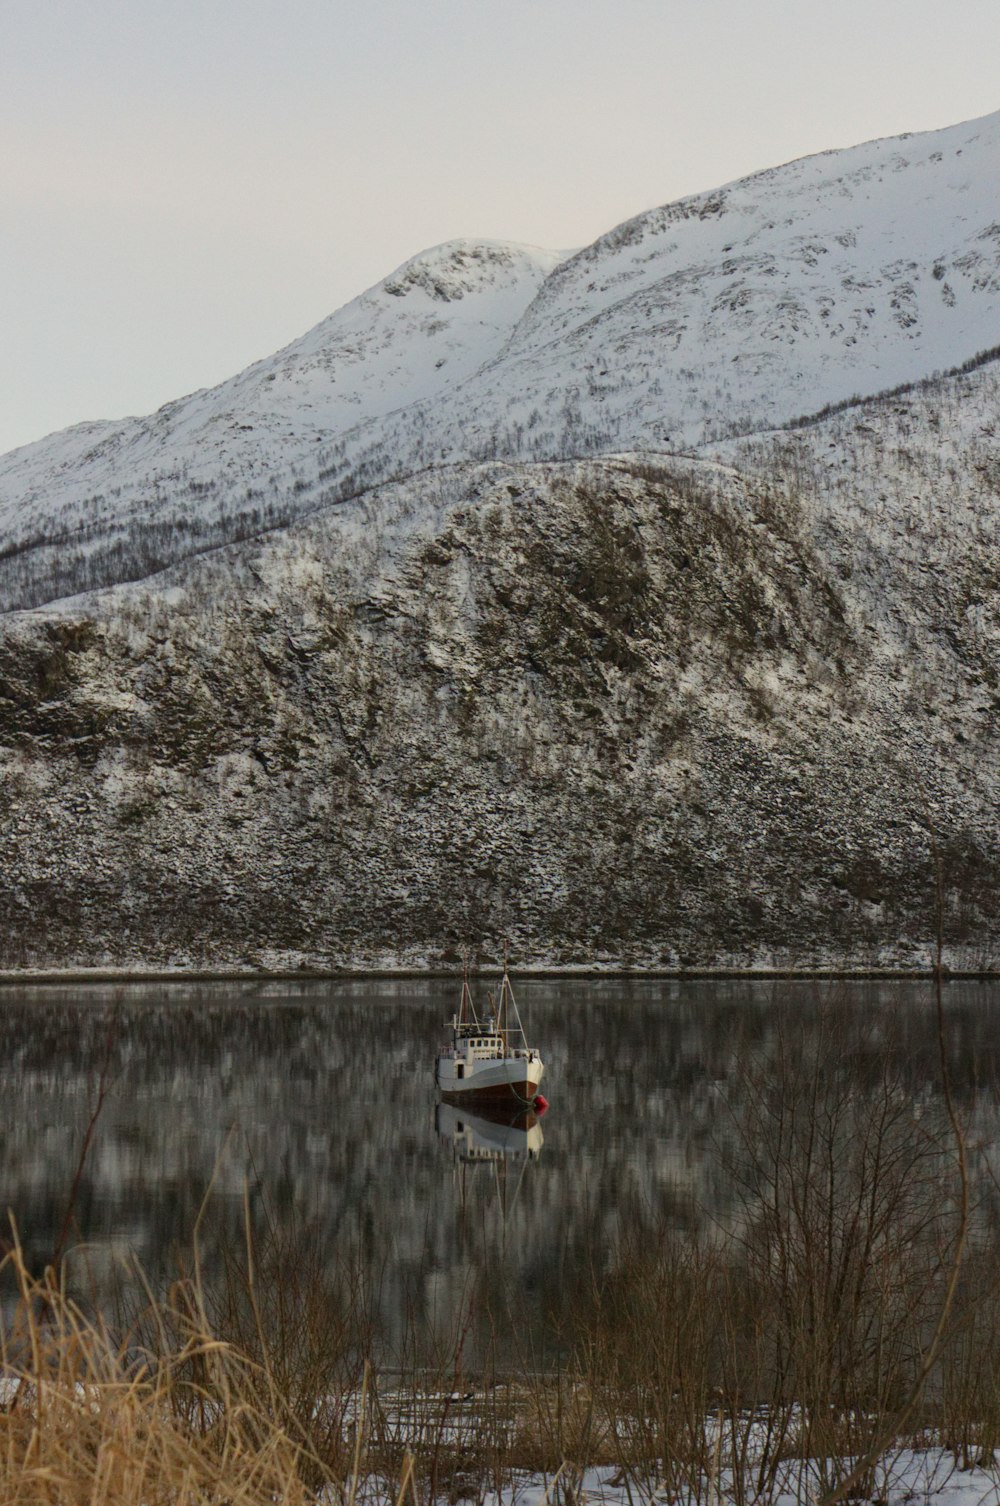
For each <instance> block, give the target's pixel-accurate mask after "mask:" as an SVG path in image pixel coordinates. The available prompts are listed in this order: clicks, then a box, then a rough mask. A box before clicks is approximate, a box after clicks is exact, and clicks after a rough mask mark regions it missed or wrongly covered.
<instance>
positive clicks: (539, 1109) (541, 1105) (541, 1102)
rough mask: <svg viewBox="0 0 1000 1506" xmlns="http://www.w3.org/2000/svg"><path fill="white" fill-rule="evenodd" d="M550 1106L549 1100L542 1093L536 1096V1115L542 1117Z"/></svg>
mask: <svg viewBox="0 0 1000 1506" xmlns="http://www.w3.org/2000/svg"><path fill="white" fill-rule="evenodd" d="M548 1106H549V1100H548V1099H547V1098H546V1097H545V1095H544V1094H542V1093H536V1094H535V1113H536V1114H538V1115H539V1117H541V1115H542V1114H544V1113H545V1110H546V1109H547V1108H548Z"/></svg>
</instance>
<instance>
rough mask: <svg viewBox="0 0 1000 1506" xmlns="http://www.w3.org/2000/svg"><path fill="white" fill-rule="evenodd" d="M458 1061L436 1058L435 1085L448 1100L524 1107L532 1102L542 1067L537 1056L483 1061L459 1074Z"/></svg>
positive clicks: (539, 1080) (540, 1077)
mask: <svg viewBox="0 0 1000 1506" xmlns="http://www.w3.org/2000/svg"><path fill="white" fill-rule="evenodd" d="M457 1066H458V1063H456V1061H455V1060H454V1059H453V1058H452V1057H450V1056H442V1057H439V1058H438V1063H437V1085H438V1089H439V1091H440V1093H441V1096H442V1097H443V1098H446V1099H447V1100H448V1101H449V1102H450V1103H506V1104H510V1105H512V1106H514V1107H518V1106H520V1107H521V1108H523V1107H525V1105H527V1104H531V1103H533V1102H534V1099H535V1095H536V1093H537V1092H538V1084H539V1083H540V1082H541V1080H542V1072H543V1070H544V1069H543V1067H542V1064H541V1062H540V1061H539V1060H538V1058H537V1056H536V1057H535V1058H534V1059H533V1060H530V1061H525V1060H524V1059H523V1058H522V1059H521V1060H519V1061H483V1062H477V1063H476V1064H475V1067H474V1069H473V1070H471V1071H468V1072H467V1074H466V1075H464V1076H460V1075H459V1073H458V1071H457Z"/></svg>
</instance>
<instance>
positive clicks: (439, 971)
mask: <svg viewBox="0 0 1000 1506" xmlns="http://www.w3.org/2000/svg"><path fill="white" fill-rule="evenodd" d="M501 971H502V970H501V968H500V967H499V966H495V965H494V966H488V967H470V968H469V976H470V977H472V978H489V977H499V976H500V974H501ZM462 972H463V969H462V968H461V967H458V966H457V965H456V966H447V965H437V966H429V967H416V966H400V967H388V966H385V967H376V966H364V967H363V966H358V967H349V966H344V967H336V968H333V967H331V968H249V967H248V968H150V969H145V968H38V969H32V968H24V969H18V970H13V969H11V970H0V988H16V987H23V986H24V985H26V984H42V985H47V984H51V985H54V986H59V985H67V984H73V985H86V984H94V985H98V984H109V983H118V984H123V985H130V984H146V983H261V982H267V983H291V982H298V983H342V982H365V981H367V980H371V981H377V980H379V979H399V980H407V979H413V980H422V979H454V978H460V977H461V976H462ZM511 975H512V977H513V978H514V979H523V980H531V979H536V978H537V979H548V978H551V979H563V978H586V979H591V978H608V979H627V980H635V981H640V982H641V981H645V980H647V979H649V980H652V981H655V980H661V979H662V980H664V981H667V982H677V983H686V982H698V981H712V980H713V979H716V980H719V981H734V982H739V981H744V982H750V983H755V982H761V983H767V982H789V983H796V982H802V983H851V982H855V983H863V982H895V983H925V982H931V981H933V979H934V969H933V968H932V967H922V968H900V967H881V968H880V967H825V968H792V967H767V968H764V967H762V968H737V967H714V968H713V967H702V968H656V967H648V968H647V967H628V966H625V965H622V964H614V963H609V964H607V965H602V964H600V963H580V964H578V965H573V964H565V963H564V964H562V965H558V966H547V965H538V966H525V967H517V968H512V969H511ZM942 978H943V980H944V981H945V982H955V983H957V982H967V983H968V982H982V983H991V982H998V981H1000V969H996V968H949V967H944V968H943V969H942Z"/></svg>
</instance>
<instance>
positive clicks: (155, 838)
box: [0, 116, 1000, 971]
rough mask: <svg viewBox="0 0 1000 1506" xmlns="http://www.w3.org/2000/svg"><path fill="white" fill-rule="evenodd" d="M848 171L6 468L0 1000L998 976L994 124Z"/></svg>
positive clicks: (848, 158)
mask: <svg viewBox="0 0 1000 1506" xmlns="http://www.w3.org/2000/svg"><path fill="white" fill-rule="evenodd" d="M956 133H957V134H956ZM852 151H853V156H852V153H850V152H849V153H846V154H843V153H840V154H837V153H834V154H822V160H821V161H818V160H817V159H816V158H809V159H800V162H799V164H793V165H792V166H793V167H794V168H795V172H794V173H793V174H792V175H791V177H789V174H788V169H787V168H785V169H781V168H779V169H769V170H768V171H767V173H766V174H765V175H763V177H764V178H765V180H766V182H765V185H764V186H765V189H766V193H764V195H763V197H762V196H761V185H760V182H759V181H758V182H757V187H756V188H752V187H751V188H749V189H744V188H742V187H737V189H734V190H731V191H730V193H729V197H728V200H725V201H724V200H723V199H721V198H720V195H719V194H718V193H714V194H709V195H705V196H701V198H700V199H697V203H698V204H700V206H701V208H702V209H706V210H707V212H706V213H704V214H701V213H700V212H695V211H693V210H692V211H690V212H688V211H684V212H681V210H678V209H677V206H667V208H666V209H664V210H658V211H649V212H647V214H646V215H645V216H640V217H639V221H641V222H642V225H643V227H644V228H643V230H642V236H643V238H642V239H637V231H636V230H635V228H634V227H635V225H636V223H638V222H626V225H625V227H624V229H623V228H622V227H619V228H618V230H617V231H615V232H611V233H610V235H609V236H607V237H604V238H602V240H601V241H599V242H596V243H595V246H596V247H599V248H600V249H598V250H595V249H594V247H591V248H584V250H583V251H582V252H579V253H576V254H575V255H570V256H567V255H564V254H563V253H543V252H540V251H539V250H538V248H530V247H527V248H526V247H517V246H511V245H509V244H508V243H496V242H492V243H488V244H479V243H473V242H460V243H457V244H456V243H450V244H449V245H447V246H445V247H440V248H435V249H434V250H432V251H431V252H428V253H421V255H420V256H418V257H416V258H412V259H411V260H410V262H408V263H405V264H404V266H403V268H402V269H399V270H398V271H397V272H396V273H393V274H390V276H389V278H387V279H383V280H382V282H381V283H379V284H376V285H375V287H374V289H370V290H369V291H368V293H366V294H363V295H361V297H360V298H359V299H357V300H354V302H353V303H352V304H350V305H348V306H347V307H346V309H345V310H340V311H338V312H337V313H336V314H334V315H332V316H330V319H329V320H327V321H323V323H322V324H321V325H319V326H317V327H316V329H315V330H314V331H312V332H310V334H309V335H307V336H305V337H302V338H301V339H300V340H299V341H296V342H292V344H291V345H290V346H288V347H285V349H284V351H283V352H279V353H278V354H277V356H274V357H269V358H267V359H266V360H265V361H263V362H259V363H256V364H255V366H253V367H251V368H249V369H248V371H247V372H245V373H241V374H239V375H238V376H237V377H236V378H233V379H231V381H230V383H229V384H228V385H227V384H223V385H222V387H220V388H216V389H212V390H211V391H209V392H208V393H207V394H200V395H199V394H196V395H195V398H196V399H197V401H195V400H194V399H184V400H180V401H179V402H178V403H177V404H174V405H168V408H167V409H166V410H161V413H160V414H159V415H154V416H153V417H152V418H151V419H149V420H143V421H140V422H139V426H138V428H134V427H130V425H129V423H128V422H126V423H124V424H118V425H112V426H110V428H108V429H104V428H97V429H93V428H89V427H84V428H83V429H78V430H73V431H69V435H68V436H67V435H63V436H55V439H54V441H53V443H52V444H51V445H49V446H47V447H46V446H44V445H43V446H42V448H41V450H39V451H38V452H37V453H36V454H33V455H30V456H28V457H27V461H28V462H29V463H28V464H27V465H26V467H25V468H24V469H23V471H22V470H20V469H19V467H20V466H21V461H17V464H14V463H13V462H12V461H11V458H10V457H7V459H6V462H0V499H2V502H3V506H2V508H0V527H2V540H0V592H2V593H3V601H4V604H5V606H6V608H7V610H6V612H5V613H4V615H3V619H2V623H0V804H2V806H3V809H4V815H5V820H4V823H3V824H2V826H0V965H6V966H12V967H25V966H27V967H46V966H48V967H51V966H70V967H72V966H77V967H114V966H125V967H127V966H130V965H132V966H137V967H149V966H154V967H164V968H172V967H180V968H185V967H191V968H204V967H214V966H222V967H230V966H235V967H251V968H252V967H254V966H262V967H277V968H295V967H299V966H303V967H316V968H321V969H322V968H329V967H356V966H426V965H441V964H442V963H447V962H448V960H449V959H450V958H453V957H454V956H455V955H456V954H457V952H458V950H460V949H461V948H462V947H463V946H468V945H475V946H479V945H482V946H484V947H485V948H486V949H487V950H491V949H492V950H496V949H497V948H498V947H499V946H500V945H501V942H502V940H503V938H504V937H507V938H509V940H510V942H511V945H512V948H513V950H514V954H515V955H516V956H517V958H518V960H519V961H521V962H523V963H524V964H526V965H532V966H567V965H578V964H588V965H599V966H629V967H636V968H649V967H652V968H667V969H673V970H681V971H683V970H685V969H692V968H697V969H702V968H713V967H725V968H736V969H761V968H780V969H793V970H794V969H795V968H826V969H830V968H833V969H836V968H843V967H889V968H898V969H904V970H905V969H908V968H914V969H920V968H924V967H926V965H927V963H928V959H929V957H930V955H931V951H932V948H933V944H934V936H935V929H936V923H937V916H936V914H935V894H936V893H937V887H938V883H939V881H940V883H941V885H942V887H943V893H944V913H943V918H944V923H945V933H946V934H945V940H946V956H947V959H948V962H949V964H950V965H951V966H956V967H964V968H972V969H976V968H978V969H985V970H990V969H996V968H997V967H998V966H1000V933H998V930H997V916H998V914H1000V863H998V860H997V853H998V852H1000V817H998V814H997V813H998V810H1000V737H998V733H997V729H998V724H1000V571H998V569H997V565H996V560H997V558H998V557H1000V554H998V548H1000V364H998V362H997V361H996V360H993V359H990V353H991V352H993V353H994V354H995V351H996V349H997V348H998V347H1000V224H998V223H997V218H996V214H997V211H996V206H995V203H994V199H995V194H994V190H993V185H994V184H995V183H996V182H1000V116H989V117H986V118H985V119H984V121H983V122H972V123H969V124H967V125H966V126H962V127H955V128H950V131H949V132H945V133H924V134H922V135H921V136H919V137H908V138H906V137H904V138H890V139H889V140H888V142H882V143H878V142H876V143H870V144H867V145H866V146H865V147H864V148H858V149H852ZM859 153H860V155H858V154H859ZM936 154H937V155H936ZM851 162H853V164H854V167H853V168H852V169H851V171H850V172H849V171H848V168H849V167H850V163H851ZM810 164H811V165H810ZM838 174H839V178H838ZM859 174H860V176H859ZM761 176H762V175H756V178H757V179H758V180H759V179H760V177H761ZM742 181H743V182H744V183H747V182H749V183H751V184H752V183H753V182H754V180H742ZM817 182H821V183H822V184H825V185H826V187H825V188H824V189H823V191H822V192H819V191H816V190H815V185H816V183H817ZM831 184H832V185H833V186H832V187H831ZM928 184H929V185H931V189H932V190H933V191H929V190H928V188H927V185H928ZM803 185H805V187H804V188H803ZM803 195H804V197H803ZM866 195H867V197H866ZM741 196H742V199H741ZM772 199H774V200H775V202H780V204H782V205H783V225H782V226H777V217H775V222H774V224H770V222H769V218H768V217H769V215H770V214H771V201H772ZM736 200H739V201H740V203H737V204H736V207H735V208H734V207H733V202H734V201H736ZM686 202H687V203H688V205H689V206H690V204H692V203H694V202H695V200H689V201H686ZM727 203H729V205H730V207H729V208H727V207H726V204H727ZM956 205H958V206H959V208H958V209H956V207H955V206H956ZM929 206H930V207H929ZM932 209H933V213H932V212H931V210H932ZM800 210H803V213H800ZM806 211H807V212H806ZM671 214H673V218H671ZM963 214H964V215H965V220H964V221H963V220H962V218H961V216H962V215H963ZM734 223H736V224H739V225H742V227H743V230H744V232H745V234H744V236H743V240H742V241H740V242H739V244H738V245H737V242H736V240H735V239H734V240H733V242H732V243H730V240H729V234H730V230H731V228H732V224H734ZM630 224H631V225H632V227H633V228H631V229H630V228H629V225H630ZM769 225H770V228H769ZM747 227H749V229H748V228H747ZM776 227H777V228H776ZM838 235H839V236H841V238H842V240H838V239H837V236H838ZM852 235H853V237H854V239H853V241H852V240H851V236H852ZM616 237H617V239H616ZM842 241H843V243H842ZM727 247H728V248H729V249H728V250H727V249H726V248H727ZM834 248H835V249H834ZM887 248H888V249H887ZM942 248H943V249H942ZM769 267H770V268H771V270H770V271H768V270H767V268H769ZM831 267H833V269H834V270H833V271H832V272H831V270H830V268H831ZM939 267H940V269H941V271H940V275H938V273H937V268H939ZM591 283H593V287H591V286H589V284H591ZM904 287H907V288H909V290H910V291H909V293H908V294H907V296H905V297H904V296H902V289H903V288H904ZM824 289H828V290H830V291H829V297H830V298H831V299H832V303H829V304H827V303H824V302H823V298H825V297H826V293H825V292H824V291H823V290H824ZM946 294H947V295H949V296H946ZM744 295H745V296H744ZM855 305H856V306H857V307H856V310H855V312H856V313H857V321H856V327H855V325H851V324H850V319H849V317H848V316H849V315H850V313H851V310H852V309H854V308H855ZM824 308H827V310H828V312H827V314H826V317H825V318H824V316H823V309H824ZM869 308H870V309H871V310H872V311H873V312H871V313H868V312H867V310H868V309H869ZM793 325H795V326H796V327H795V328H793V327H792V326H793ZM546 332H550V333H551V334H552V338H551V339H545V338H544V335H545V333H546ZM852 336H853V338H854V341H855V343H854V345H849V344H846V343H845V341H846V340H847V339H848V338H851V337H852ZM972 339H974V342H975V348H974V349H973V350H972V351H970V350H969V349H967V344H968V341H969V340H972ZM310 342H311V343H310ZM858 351H860V352H861V354H860V355H859V354H858ZM852 352H853V354H852ZM932 356H933V358H934V359H935V360H945V358H947V359H946V364H950V365H952V366H954V367H955V369H954V370H953V371H951V372H950V373H948V374H945V375H942V374H940V371H938V372H937V373H935V371H934V370H933V369H925V367H926V363H927V362H929V361H930V360H931V358H932ZM951 356H954V357H955V359H954V360H953V361H952V360H951ZM442 357H443V359H444V364H443V365H440V366H439V365H436V364H435V363H436V362H438V361H439V360H441V359H442ZM835 358H836V359H835ZM907 360H909V361H911V364H912V367H913V370H914V371H915V372H916V375H915V377H914V378H913V379H912V380H906V381H903V382H898V381H886V380H884V379H886V378H887V377H890V376H891V377H894V378H895V377H898V376H899V375H900V372H901V370H902V372H903V375H904V376H905V375H906V361H907ZM859 363H860V364H859ZM859 376H860V378H861V379H862V385H863V384H864V382H865V381H870V382H872V383H874V382H876V381H877V382H878V383H879V390H878V391H877V392H876V393H875V394H874V395H873V394H871V393H868V394H867V395H866V394H865V393H864V392H861V393H858V392H855V391H851V390H850V389H851V388H852V387H853V386H854V385H855V384H856V382H857V380H858V379H859ZM271 377H273V378H274V380H273V381H272V380H268V379H269V378H271ZM425 382H427V383H429V384H430V386H429V387H426V388H425V386H424V385H423V384H424V383H425ZM338 383H341V384H342V385H346V384H347V383H350V384H351V391H350V392H349V393H348V394H347V395H346V396H345V395H344V392H343V391H341V389H340V387H339V386H338ZM435 384H436V385H435ZM845 389H846V390H847V393H846V395H841V396H838V395H837V394H838V393H840V394H844V392H845ZM418 390H419V391H420V392H422V393H424V395H422V396H420V397H419V398H418V399H417V400H416V401H412V402H406V403H403V404H402V405H401V406H392V404H393V402H394V400H395V397H396V396H398V395H399V394H400V393H402V394H403V395H404V396H405V395H406V394H407V393H409V394H411V395H412V393H413V392H415V391H418ZM220 393H221V394H222V395H221V397H220V396H219V394H220ZM352 393H353V395H354V397H355V398H356V401H353V402H352V401H351V400H350V399H351V394H352ZM213 404H214V406H213ZM254 404H256V405H257V406H256V407H255V406H254ZM310 404H311V405H312V406H310ZM338 404H339V406H338ZM366 404H368V407H367V408H366V407H365V405H366ZM324 405H325V406H324ZM334 413H338V414H340V415H341V418H340V419H337V423H340V422H341V419H342V421H343V423H342V426H341V427H340V428H338V427H337V424H336V423H334V422H333V420H332V418H331V415H332V414H334ZM358 413H361V414H362V417H361V420H360V421H358V422H354V419H355V418H356V417H357V415H358ZM365 413H367V414H368V416H367V417H364V414H365ZM802 414H807V415H809V416H808V421H807V422H797V420H799V419H800V418H801V415H802ZM675 420H676V421H675ZM343 425H347V426H346V427H343ZM143 426H145V427H143ZM185 446H186V447H187V448H185ZM18 454H20V455H21V457H22V460H23V459H24V455H23V452H15V457H16V456H17V455H18ZM140 455H141V456H142V457H144V458H143V459H142V461H141V463H139V462H138V460H137V457H139V456H140ZM83 456H89V459H87V460H86V464H82V463H81V457H83ZM150 457H152V459H151V458H150ZM46 466H47V467H48V469H46ZM12 478H13V479H16V480H17V486H16V487H15V486H14V484H13V479H12ZM935 851H936V852H937V854H938V859H939V863H940V867H939V869H937V870H936V869H935V859H934V852H935Z"/></svg>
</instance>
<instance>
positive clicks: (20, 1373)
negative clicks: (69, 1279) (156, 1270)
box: [0, 1245, 325, 1506]
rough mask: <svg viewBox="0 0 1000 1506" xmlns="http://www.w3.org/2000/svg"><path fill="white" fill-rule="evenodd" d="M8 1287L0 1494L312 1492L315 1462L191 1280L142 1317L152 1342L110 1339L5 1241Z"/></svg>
mask: <svg viewBox="0 0 1000 1506" xmlns="http://www.w3.org/2000/svg"><path fill="white" fill-rule="evenodd" d="M4 1264H5V1267H6V1270H5V1272H4V1274H5V1275H7V1276H8V1277H9V1276H10V1275H11V1274H12V1275H13V1276H14V1277H15V1279H16V1281H17V1288H18V1298H17V1300H16V1302H15V1304H14V1306H13V1309H12V1311H11V1312H10V1313H9V1314H8V1316H7V1321H6V1322H5V1323H4V1325H3V1329H2V1332H0V1358H2V1361H3V1372H4V1381H3V1385H4V1409H3V1411H2V1412H0V1500H2V1501H3V1502H4V1506H22V1503H23V1506H50V1503H51V1506H57V1503H58V1506H77V1503H80V1506H84V1503H86V1506H139V1503H141V1506H195V1503H197V1506H206V1503H210V1502H219V1503H220V1506H221V1503H222V1502H225V1503H226V1506H258V1503H260V1506H263V1503H265V1502H266V1503H268V1506H275V1503H278V1502H280V1503H287V1506H297V1503H300V1502H301V1503H306V1502H310V1503H312V1506H315V1501H316V1491H315V1486H316V1482H317V1478H318V1476H319V1475H321V1474H323V1473H324V1472H325V1471H324V1469H323V1466H322V1465H321V1464H320V1461H318V1460H317V1459H316V1458H315V1457H314V1456H313V1455H312V1454H311V1451H310V1450H309V1448H308V1446H307V1445H306V1444H305V1442H304V1440H303V1439H302V1438H301V1437H300V1436H299V1435H298V1430H297V1428H296V1426H295V1421H294V1418H291V1417H288V1416H286V1415H285V1409H284V1406H283V1403H282V1399H281V1397H280V1395H279V1394H278V1392H277V1391H276V1389H275V1387H274V1385H273V1384H272V1377H271V1376H270V1375H269V1374H268V1372H267V1370H266V1369H262V1368H261V1366H259V1365H258V1364H256V1363H254V1362H253V1361H252V1360H250V1359H249V1358H248V1357H247V1356H246V1355H244V1354H241V1353H240V1351H239V1350H238V1349H236V1348H235V1347H234V1346H233V1345H231V1344H228V1343H225V1342H223V1341H221V1340H220V1339H218V1338H217V1337H215V1335H214V1334H213V1333H212V1330H211V1327H210V1325H209V1323H208V1321H207V1318H206V1315H205V1311H204V1305H203V1303H202V1301H201V1299H200V1296H199V1294H198V1292H197V1291H196V1290H195V1289H194V1288H191V1287H182V1288H179V1289H178V1290H176V1291H175V1293H174V1294H173V1296H172V1298H171V1300H170V1302H169V1303H164V1304H154V1309H152V1310H151V1312H150V1317H151V1318H153V1320H154V1321H155V1323H156V1324H157V1325H158V1326H159V1327H160V1329H161V1332H162V1333H163V1334H164V1335H166V1334H167V1333H168V1332H169V1333H170V1334H171V1335H173V1341H172V1343H171V1345H170V1346H169V1349H168V1346H165V1345H164V1346H161V1347H160V1352H159V1353H157V1354H155V1355H154V1354H148V1353H142V1352H139V1351H137V1350H136V1348H135V1347H134V1345H133V1344H132V1343H131V1342H130V1339H129V1338H126V1339H124V1340H115V1339H114V1338H113V1337H112V1336H111V1334H110V1333H109V1332H108V1331H107V1329H106V1328H105V1327H104V1325H103V1324H102V1323H100V1322H97V1321H94V1320H92V1319H90V1318H88V1317H86V1316H85V1315H84V1314H83V1313H82V1312H81V1311H80V1310H79V1309H78V1308H77V1307H76V1306H75V1304H74V1303H73V1302H72V1301H71V1300H70V1299H69V1298H68V1297H67V1295H66V1293H65V1291H63V1290H62V1289H61V1288H60V1287H59V1286H58V1285H56V1284H55V1282H54V1281H53V1279H52V1276H51V1273H49V1275H48V1276H47V1277H46V1278H44V1279H42V1280H38V1279H34V1278H33V1277H32V1276H31V1275H30V1274H29V1273H28V1271H27V1270H26V1268H25V1265H24V1261H23V1258H22V1255H21V1252H20V1249H19V1248H18V1247H17V1246H16V1245H15V1248H14V1250H13V1252H12V1253H11V1254H9V1255H8V1256H7V1259H6V1261H5V1262H4Z"/></svg>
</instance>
